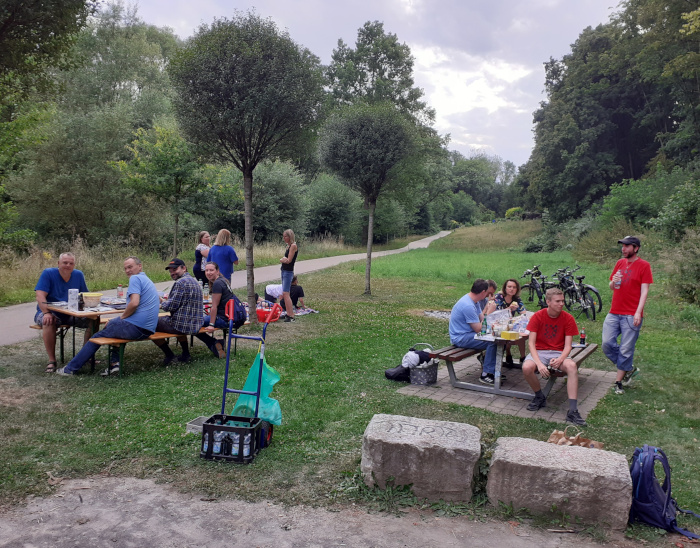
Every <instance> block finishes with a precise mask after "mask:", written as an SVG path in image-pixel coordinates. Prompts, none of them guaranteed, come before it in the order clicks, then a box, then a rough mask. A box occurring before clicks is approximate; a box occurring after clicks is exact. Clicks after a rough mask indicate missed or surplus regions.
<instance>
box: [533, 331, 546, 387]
mask: <svg viewBox="0 0 700 548" xmlns="http://www.w3.org/2000/svg"><path fill="white" fill-rule="evenodd" d="M528 342H529V344H530V355H531V356H532V359H533V360H534V362H535V365H536V366H537V370H538V371H539V372H540V375H542V378H543V379H548V378H549V370H548V369H547V366H546V365H545V364H543V363H542V360H541V359H540V355H539V354H538V353H537V344H536V343H537V331H530V336H529V337H528Z"/></svg>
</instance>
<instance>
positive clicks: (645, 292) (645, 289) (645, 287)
mask: <svg viewBox="0 0 700 548" xmlns="http://www.w3.org/2000/svg"><path fill="white" fill-rule="evenodd" d="M649 285H650V284H642V292H641V294H640V295H639V304H638V305H637V311H636V312H635V313H634V321H633V323H634V326H635V327H637V326H638V325H639V324H641V323H642V314H643V313H644V305H645V304H646V302H647V297H648V296H649Z"/></svg>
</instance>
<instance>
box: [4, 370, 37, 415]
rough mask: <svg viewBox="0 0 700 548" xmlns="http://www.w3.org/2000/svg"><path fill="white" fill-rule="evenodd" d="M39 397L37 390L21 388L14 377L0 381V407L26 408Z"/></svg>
mask: <svg viewBox="0 0 700 548" xmlns="http://www.w3.org/2000/svg"><path fill="white" fill-rule="evenodd" d="M39 396H40V394H38V393H37V390H36V389H32V388H29V387H22V386H20V385H19V382H18V381H17V379H15V378H14V377H10V378H7V379H0V406H4V407H14V408H17V407H25V406H27V405H29V404H30V403H32V402H34V401H36V400H37V398H39Z"/></svg>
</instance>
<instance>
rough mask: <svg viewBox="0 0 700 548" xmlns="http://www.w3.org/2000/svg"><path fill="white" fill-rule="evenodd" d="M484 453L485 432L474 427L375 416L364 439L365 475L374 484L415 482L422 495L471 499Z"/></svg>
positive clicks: (363, 458)
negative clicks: (392, 479)
mask: <svg viewBox="0 0 700 548" xmlns="http://www.w3.org/2000/svg"><path fill="white" fill-rule="evenodd" d="M480 455H481V432H480V430H479V429H478V428H476V427H475V426H471V425H469V424H463V423H458V422H447V421H435V420H426V419H417V418H414V417H402V416H400V415H374V417H372V420H371V421H370V423H369V424H368V425H367V429H366V430H365V434H364V437H363V438H362V474H363V476H364V480H365V483H366V484H367V485H369V486H372V485H374V484H375V482H376V484H377V485H378V486H379V487H381V488H382V489H383V488H385V487H386V481H387V479H388V478H389V477H393V478H394V485H408V484H413V492H414V493H415V494H416V496H417V497H419V498H425V499H428V500H430V501H437V500H440V499H443V500H446V501H451V502H453V501H468V500H470V499H471V496H472V480H473V477H474V471H475V468H476V464H477V461H478V460H479V457H480Z"/></svg>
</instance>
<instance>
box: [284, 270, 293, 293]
mask: <svg viewBox="0 0 700 548" xmlns="http://www.w3.org/2000/svg"><path fill="white" fill-rule="evenodd" d="M293 278H294V271H292V270H282V292H283V293H289V290H290V289H291V288H292V279H293Z"/></svg>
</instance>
